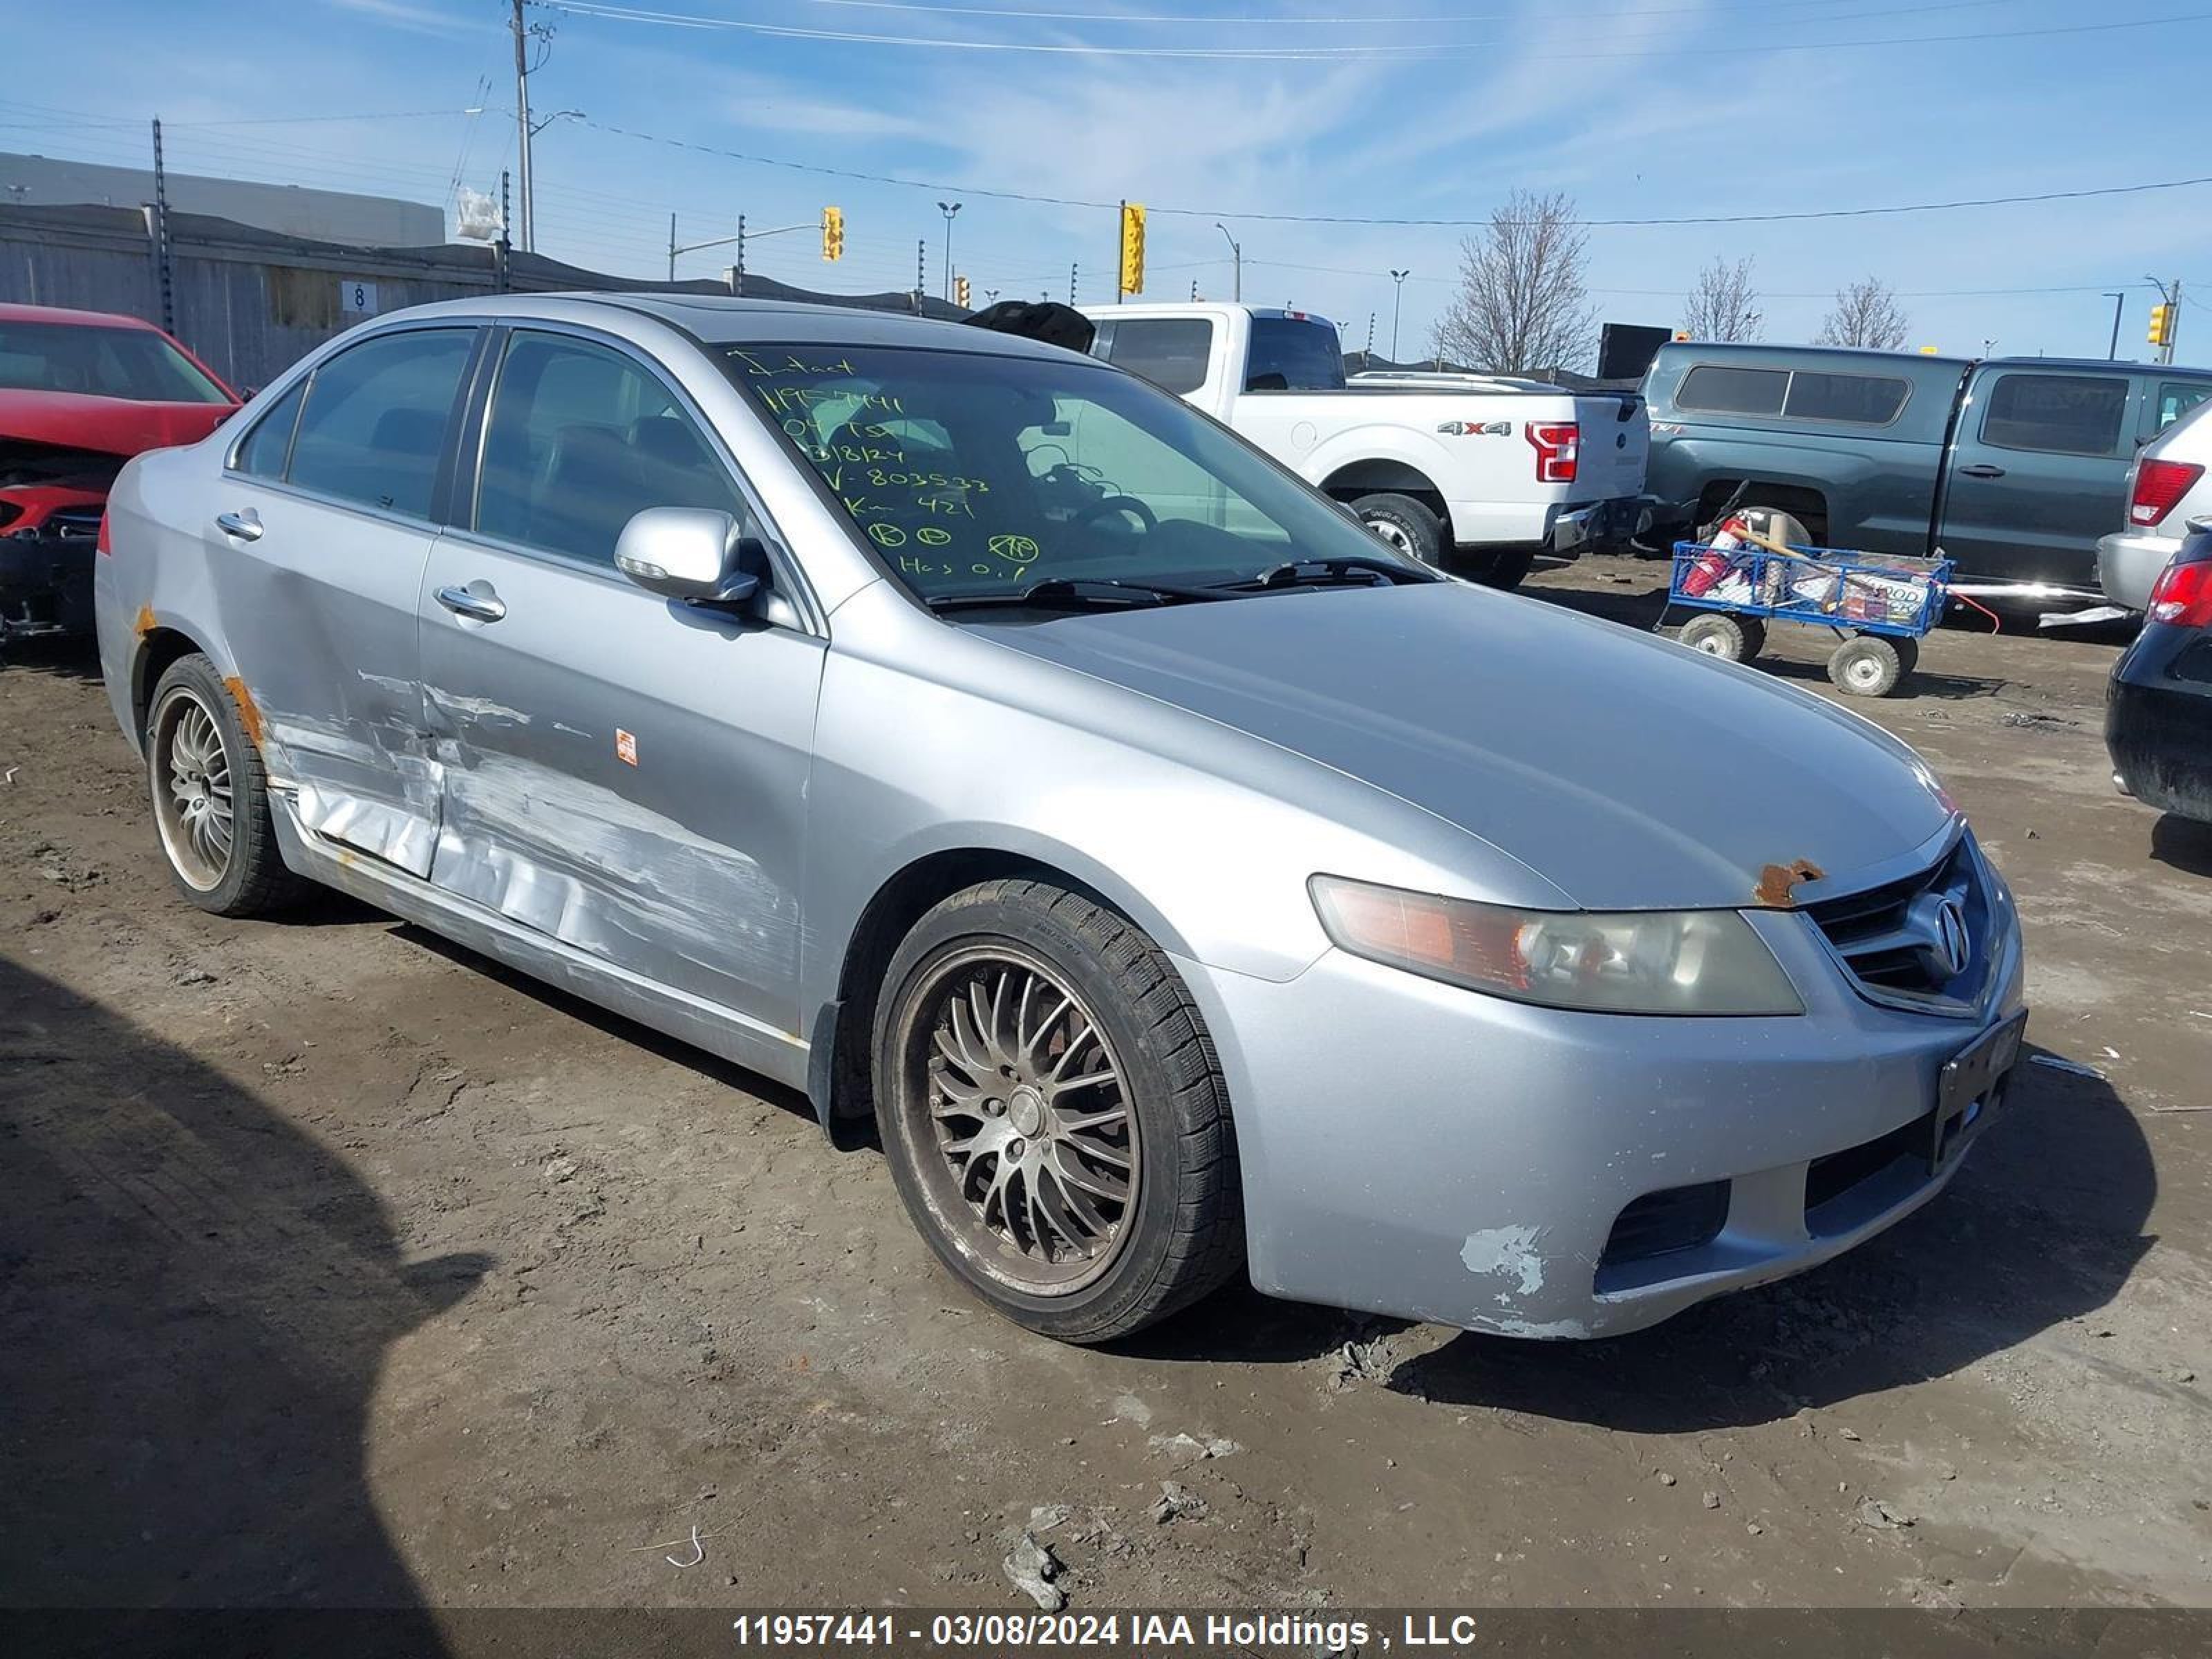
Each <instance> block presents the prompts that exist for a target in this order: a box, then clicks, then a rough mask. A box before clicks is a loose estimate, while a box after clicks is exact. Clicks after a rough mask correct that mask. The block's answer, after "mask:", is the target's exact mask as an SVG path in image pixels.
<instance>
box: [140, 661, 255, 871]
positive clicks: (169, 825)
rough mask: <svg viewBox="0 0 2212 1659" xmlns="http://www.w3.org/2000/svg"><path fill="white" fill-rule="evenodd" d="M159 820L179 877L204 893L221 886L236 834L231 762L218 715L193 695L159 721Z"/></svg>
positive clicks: (182, 697) (182, 696)
mask: <svg viewBox="0 0 2212 1659" xmlns="http://www.w3.org/2000/svg"><path fill="white" fill-rule="evenodd" d="M153 750H154V817H155V822H156V823H158V824H159V826H160V828H161V845H162V847H163V848H165V849H166V850H167V853H168V855H169V862H170V863H171V864H172V865H173V866H175V869H176V872H177V873H178V875H179V876H180V877H182V878H184V879H185V881H186V882H187V883H189V884H191V886H192V887H194V888H196V889H197V890H199V891H201V892H207V891H209V890H211V889H213V888H215V887H216V886H218V885H219V884H221V883H222V878H223V877H224V875H225V874H226V873H228V871H229V868H230V851H231V846H232V842H233V841H234V837H235V834H236V828H237V826H236V820H235V817H234V807H233V800H232V791H231V775H230V756H229V753H228V750H225V749H224V747H223V742H222V728H221V727H220V726H217V725H216V719H215V715H214V713H213V711H211V710H210V708H208V707H207V705H206V704H205V703H204V702H201V701H200V700H199V698H198V697H197V696H194V695H193V694H192V693H191V692H190V691H179V692H177V693H175V694H174V695H173V696H170V697H169V698H168V700H167V702H164V703H163V704H162V705H161V710H160V712H159V714H157V715H156V716H155V722H154V732H153Z"/></svg>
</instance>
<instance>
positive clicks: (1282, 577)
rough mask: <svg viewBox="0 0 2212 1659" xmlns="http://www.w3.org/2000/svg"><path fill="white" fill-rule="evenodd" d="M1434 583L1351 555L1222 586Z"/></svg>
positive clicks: (1408, 569) (1415, 572) (1262, 588)
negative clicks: (1353, 582)
mask: <svg viewBox="0 0 2212 1659" xmlns="http://www.w3.org/2000/svg"><path fill="white" fill-rule="evenodd" d="M1434 580H1437V578H1436V577H1434V576H1432V575H1431V574H1429V573H1428V572H1427V571H1425V570H1419V569H1416V568H1413V567H1412V566H1410V565H1405V564H1401V563H1400V562H1398V561H1397V560H1395V559H1386V558H1383V557H1380V556H1370V555H1369V554H1365V553H1350V554H1342V555H1340V556H1337V557H1335V558H1331V559H1290V560H1286V561H1285V562H1283V563H1281V564H1277V565H1270V566H1269V567H1268V568H1267V569H1265V570H1262V571H1261V573H1260V574H1258V575H1256V576H1254V577H1252V578H1251V579H1250V580H1247V581H1240V582H1225V583H1224V584H1223V586H1225V587H1227V588H1230V589H1231V590H1236V591H1248V592H1263V593H1264V592H1269V591H1271V590H1274V589H1280V588H1285V587H1314V586H1323V585H1327V584H1331V583H1336V582H1349V581H1358V582H1359V583H1360V584H1361V585H1362V586H1368V587H1395V586H1399V585H1400V584H1401V583H1406V584H1411V583H1417V582H1431V581H1434Z"/></svg>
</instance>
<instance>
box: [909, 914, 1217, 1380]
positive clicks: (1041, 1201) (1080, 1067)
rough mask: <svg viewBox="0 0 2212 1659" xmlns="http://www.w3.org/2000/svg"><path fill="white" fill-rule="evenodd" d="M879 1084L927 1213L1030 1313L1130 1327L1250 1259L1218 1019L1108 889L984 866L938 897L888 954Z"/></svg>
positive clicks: (1080, 1332)
mask: <svg viewBox="0 0 2212 1659" xmlns="http://www.w3.org/2000/svg"><path fill="white" fill-rule="evenodd" d="M1070 1070H1073V1072H1074V1073H1077V1074H1078V1075H1077V1078H1076V1079H1069V1078H1068V1076H1067V1073H1069V1071H1070ZM874 1084H875V1088H874V1093H875V1098H876V1120H877V1127H878V1131H879V1133H880V1134H881V1138H882V1141H883V1146H884V1152H885V1154H886V1156H887V1157H888V1158H889V1160H890V1169H891V1176H892V1180H893V1182H894V1184H896V1187H897V1188H898V1192H899V1197H900V1199H901V1200H902V1201H903V1202H904V1204H905V1205H906V1208H907V1213H908V1215H909V1216H910V1217H911V1218H913V1221H914V1224H915V1228H916V1229H917V1230H918V1231H920V1232H921V1236H922V1237H923V1238H924V1240H926V1241H927V1243H928V1244H929V1247H930V1249H932V1250H933V1251H934V1252H935V1253H936V1255H937V1257H938V1259H939V1261H942V1262H943V1263H944V1264H945V1267H947V1268H948V1269H949V1270H950V1271H951V1273H952V1274H953V1276H954V1277H955V1278H957V1279H960V1280H961V1281H962V1283H963V1284H964V1285H967V1287H968V1288H969V1290H970V1291H974V1292H975V1295H977V1296H978V1297H981V1299H982V1300H983V1301H985V1302H986V1303H987V1304H990V1305H991V1306H992V1307H994V1309H996V1310H998V1311H999V1312H1000V1313H1002V1314H1004V1315H1006V1316H1007V1317H1008V1318H1010V1319H1012V1320H1013V1321H1015V1322H1017V1323H1018V1324H1021V1325H1024V1326H1026V1327H1027V1328H1030V1330H1033V1331H1036V1332H1038V1333H1040V1334H1042V1335H1045V1336H1049V1337H1053V1338H1055V1339H1057V1340H1060V1341H1063V1342H1073V1343H1096V1342H1105V1341H1110V1340H1113V1339H1115V1338H1116V1337H1121V1336H1127V1334H1130V1333H1131V1332H1133V1331H1136V1330H1139V1329H1140V1328H1143V1327H1145V1326H1146V1325H1149V1324H1151V1323H1152V1322H1154V1321H1156V1320H1159V1319H1162V1318H1164V1317H1165V1316H1168V1315H1169V1314H1171V1313H1173V1312H1175V1311H1176V1310H1178V1309H1181V1308H1183V1307H1186V1306H1188V1304H1191V1303H1193V1302H1194V1301H1196V1300H1198V1299H1199V1298H1200V1297H1203V1296H1205V1295H1206V1294H1207V1293H1208V1292H1210V1291H1213V1290H1214V1289H1216V1288H1217V1287H1218V1286H1219V1285H1222V1284H1223V1283H1224V1282H1225V1280H1227V1279H1229V1278H1230V1277H1231V1275H1232V1274H1233V1273H1236V1271H1237V1268H1238V1267H1239V1266H1240V1265H1241V1264H1242V1262H1243V1257H1244V1224H1243V1194H1242V1189H1241V1188H1240V1186H1239V1184H1238V1183H1239V1176H1238V1170H1237V1146H1236V1139H1235V1135H1234V1133H1233V1132H1232V1130H1231V1124H1230V1117H1229V1098H1228V1091H1227V1089H1226V1087H1225V1085H1224V1084H1223V1082H1222V1078H1221V1070H1220V1066H1219V1064H1218V1061H1217V1060H1216V1058H1215V1055H1214V1050H1213V1044H1212V1039H1211V1038H1209V1037H1208V1036H1207V1035H1206V1028H1205V1024H1204V1022H1203V1020H1202V1019H1201V1018H1200V1014H1199V1011H1198V1009H1197V1007H1196V1006H1195V1005H1194V1003H1193V1002H1192V1000H1191V998H1190V994H1189V992H1188V989H1187V988H1186V987H1184V985H1183V983H1182V979H1181V977H1180V976H1179V975H1177V974H1176V970H1175V968H1174V966H1173V964H1172V963H1170V962H1169V960H1168V958H1167V957H1166V955H1165V954H1164V952H1163V951H1161V950H1160V948H1159V947H1158V945H1155V944H1154V943H1153V942H1152V940H1151V939H1147V938H1146V936H1145V935H1144V933H1141V932H1140V931H1139V929H1138V928H1137V927H1135V926H1134V925H1133V924H1132V923H1131V922H1130V921H1128V920H1127V918H1126V917H1123V916H1121V915H1118V914H1116V913H1115V911H1113V910H1110V909H1109V908H1106V907H1105V906H1103V905H1102V904H1100V903H1098V902H1096V901H1095V900H1093V899H1091V898H1087V897H1085V896H1082V895H1080V894H1077V893H1073V892H1070V891H1068V890H1066V889H1065V888H1062V887H1057V886H1054V885H1052V884H1048V883H1046V882H1042V881H1026V880H1000V881H990V882H985V883H983V884H981V885H979V886H975V887H971V888H969V889H968V890H965V891H963V892H960V893H957V894H955V895H953V896H951V898H948V899H946V900H945V901H944V902H942V903H940V904H939V905H938V906H937V907H936V908H934V909H933V910H931V911H930V912H929V913H928V914H927V915H925V916H923V917H922V919H921V921H919V922H917V923H916V924H915V927H914V929H913V931H912V932H910V933H908V935H907V937H906V939H905V940H904V941H903V942H902V944H901V945H899V947H898V950H897V951H896V952H895V953H894V955H893V956H892V958H891V962H890V967H889V969H887V971H886V973H885V975H884V993H883V995H882V996H881V997H880V998H879V999H878V1014H877V1020H876V1030H875V1033H874ZM993 1091H998V1092H995V1093H994V1092H993ZM978 1142H983V1143H985V1144H983V1145H982V1146H978V1145H977V1143H978ZM1123 1170H1126V1171H1127V1175H1126V1177H1125V1176H1123V1174H1122V1173H1121V1171H1123Z"/></svg>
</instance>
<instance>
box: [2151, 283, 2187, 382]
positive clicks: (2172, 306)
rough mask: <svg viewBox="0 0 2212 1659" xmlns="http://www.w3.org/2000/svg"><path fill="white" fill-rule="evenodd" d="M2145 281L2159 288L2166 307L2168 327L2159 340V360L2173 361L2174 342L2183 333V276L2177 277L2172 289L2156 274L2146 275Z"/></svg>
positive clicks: (2161, 361)
mask: <svg viewBox="0 0 2212 1659" xmlns="http://www.w3.org/2000/svg"><path fill="white" fill-rule="evenodd" d="M2143 281H2145V282H2146V283H2149V284H2150V285H2151V286H2152V287H2153V288H2154V289H2157V290H2158V297H2159V299H2160V301H2161V302H2162V303H2163V304H2164V305H2165V307H2166V327H2165V329H2164V330H2163V331H2162V333H2161V337H2160V339H2159V341H2158V360H2159V362H2160V363H2171V362H2172V361H2173V343H2174V341H2175V339H2176V338H2177V337H2179V335H2180V333H2181V278H2179V276H2177V277H2175V278H2174V279H2173V286H2172V288H2170V289H2169V288H2168V287H2167V286H2166V284H2165V283H2161V282H2160V281H2159V280H2158V278H2157V277H2155V276H2146V277H2144V278H2143Z"/></svg>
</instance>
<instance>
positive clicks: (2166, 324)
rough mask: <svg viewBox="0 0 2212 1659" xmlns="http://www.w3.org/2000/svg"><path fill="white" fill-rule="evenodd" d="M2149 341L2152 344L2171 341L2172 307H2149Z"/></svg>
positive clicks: (2159, 344) (2165, 344) (2170, 343)
mask: <svg viewBox="0 0 2212 1659" xmlns="http://www.w3.org/2000/svg"><path fill="white" fill-rule="evenodd" d="M2150 343H2152V344H2153V345H2154V346H2170V345H2172V343H2173V307H2172V306H2170V305H2155V306H2153V307H2151V308H2150Z"/></svg>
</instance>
